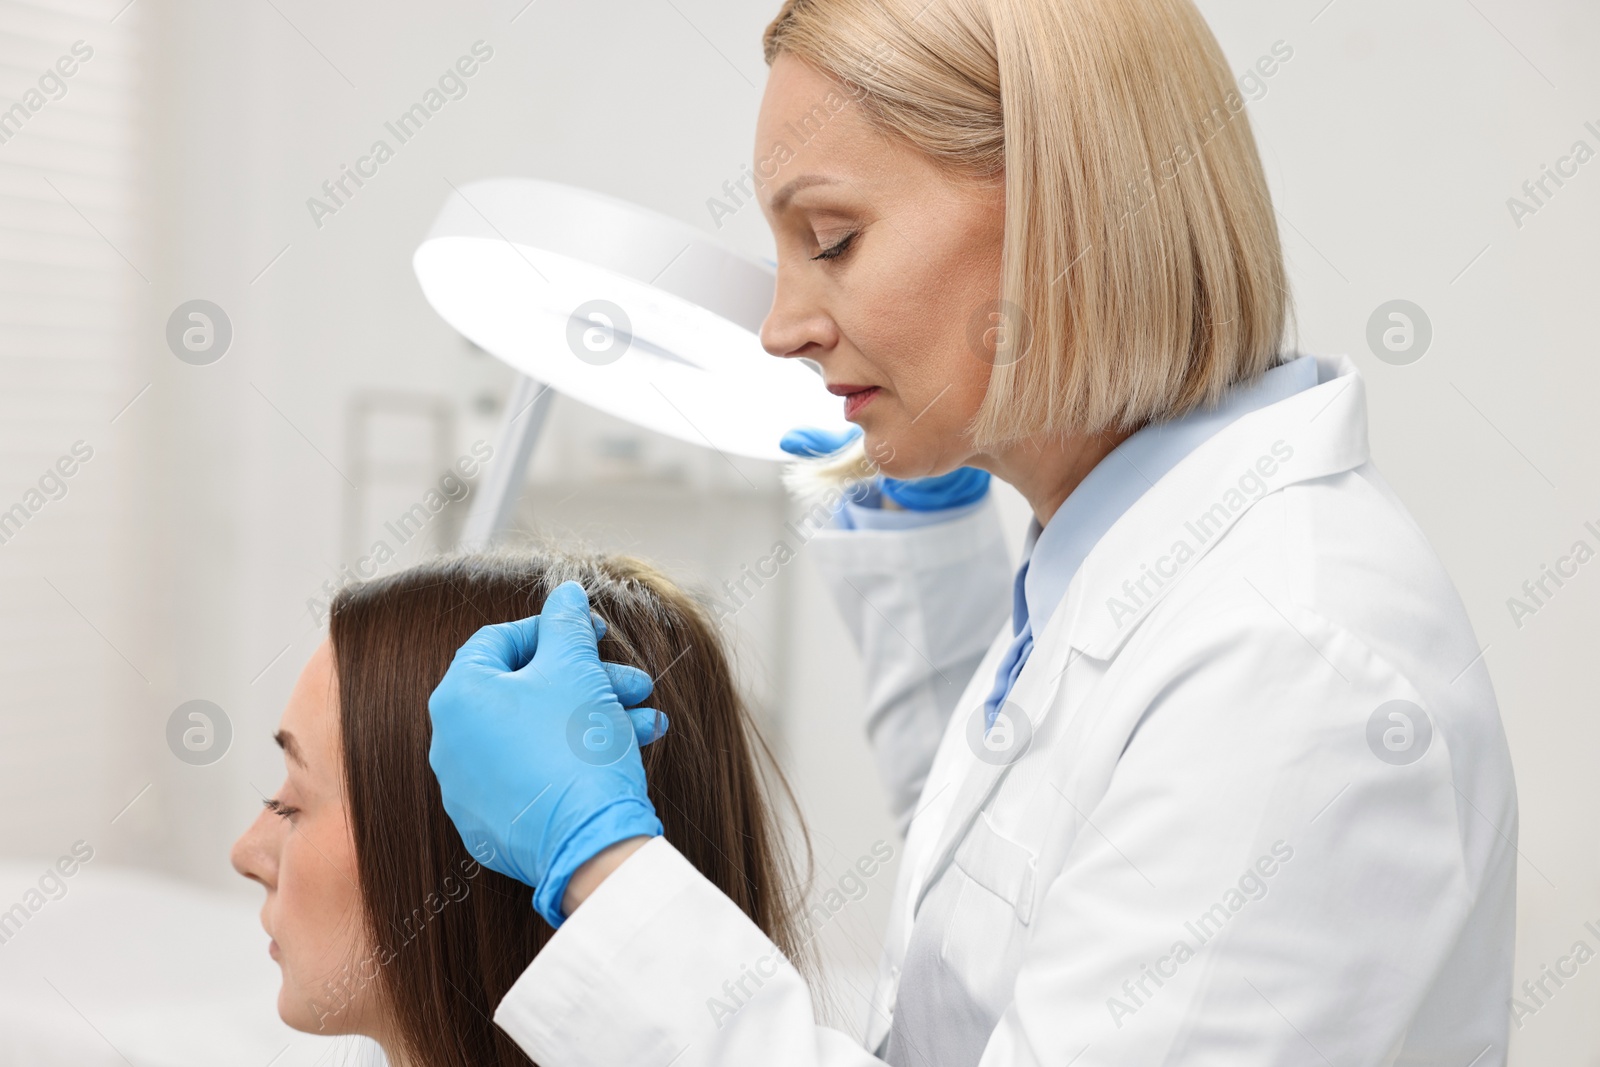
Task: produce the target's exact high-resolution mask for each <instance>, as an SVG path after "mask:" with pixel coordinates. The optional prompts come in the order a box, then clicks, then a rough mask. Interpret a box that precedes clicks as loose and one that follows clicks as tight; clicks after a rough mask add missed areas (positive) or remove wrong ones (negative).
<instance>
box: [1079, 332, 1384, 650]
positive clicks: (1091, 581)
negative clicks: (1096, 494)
mask: <svg viewBox="0 0 1600 1067" xmlns="http://www.w3.org/2000/svg"><path fill="white" fill-rule="evenodd" d="M1367 456H1368V449H1367V404H1366V388H1365V385H1364V383H1363V382H1362V380H1361V375H1360V374H1359V373H1358V372H1357V370H1356V368H1355V364H1353V363H1351V362H1350V359H1349V357H1348V356H1335V357H1331V358H1319V359H1318V361H1317V384H1316V385H1315V386H1313V387H1312V388H1309V389H1305V390H1302V391H1300V392H1297V393H1295V394H1293V395H1291V396H1289V397H1287V398H1286V399H1283V400H1280V401H1278V402H1277V403H1274V404H1270V405H1268V406H1266V407H1263V408H1260V409H1258V410H1256V411H1252V412H1250V413H1249V414H1246V415H1242V416H1240V417H1239V418H1238V419H1236V420H1234V422H1232V423H1231V424H1229V425H1228V426H1226V427H1224V428H1223V429H1221V430H1219V431H1218V432H1217V433H1216V434H1215V435H1214V436H1213V437H1212V438H1211V439H1210V440H1208V441H1207V442H1206V443H1205V444H1203V445H1201V446H1200V447H1199V448H1197V449H1195V451H1193V452H1191V453H1190V454H1189V455H1188V456H1186V457H1185V458H1184V459H1183V460H1181V461H1180V462H1179V463H1178V464H1177V465H1176V466H1175V467H1173V468H1172V470H1171V471H1169V472H1168V473H1167V475H1166V476H1165V477H1163V478H1162V479H1160V480H1159V481H1158V482H1157V483H1156V484H1155V485H1154V486H1153V487H1152V488H1151V489H1150V491H1149V492H1147V493H1145V494H1144V496H1142V497H1140V498H1139V500H1138V501H1136V502H1135V503H1134V505H1133V506H1132V507H1130V508H1129V509H1128V510H1127V511H1126V512H1124V513H1123V515H1122V517H1121V518H1120V519H1118V520H1117V522H1116V523H1115V524H1113V525H1112V527H1111V529H1110V530H1108V531H1107V532H1106V535H1105V536H1104V537H1103V538H1101V539H1100V542H1099V543H1098V544H1097V545H1096V546H1095V548H1094V550H1093V551H1091V552H1090V553H1089V555H1088V557H1087V558H1086V559H1085V560H1084V561H1083V566H1081V567H1080V568H1079V569H1078V573H1077V574H1076V575H1074V576H1073V580H1072V582H1071V584H1070V585H1069V586H1068V588H1067V595H1066V603H1065V604H1064V605H1063V606H1064V609H1065V610H1064V611H1063V612H1062V614H1063V615H1064V616H1066V618H1065V619H1064V620H1063V621H1064V622H1065V633H1066V640H1065V641H1061V642H1058V643H1057V644H1058V645H1059V646H1061V647H1063V648H1064V647H1066V646H1069V645H1070V647H1072V648H1074V649H1076V650H1078V651H1079V652H1081V653H1083V654H1085V655H1088V656H1092V657H1094V658H1096V659H1109V658H1110V657H1112V656H1114V655H1116V653H1117V651H1118V650H1119V649H1120V648H1121V647H1122V645H1123V644H1124V642H1126V641H1127V640H1128V638H1129V636H1131V635H1132V633H1133V631H1134V630H1136V629H1138V626H1139V623H1140V622H1142V621H1143V620H1144V618H1145V617H1146V616H1147V615H1149V613H1150V612H1151V610H1152V609H1153V608H1154V607H1155V606H1156V605H1157V604H1159V603H1160V602H1161V601H1162V600H1163V599H1165V597H1166V595H1167V594H1168V593H1169V592H1170V591H1171V590H1172V588H1173V587H1174V586H1176V585H1177V584H1178V583H1179V582H1180V581H1182V580H1183V578H1184V576H1185V575H1187V574H1188V573H1189V572H1190V571H1191V570H1192V569H1193V567H1194V565H1195V563H1197V562H1198V561H1199V560H1200V559H1201V558H1203V557H1204V556H1205V554H1206V553H1207V552H1209V551H1210V550H1211V547H1212V546H1213V545H1215V544H1216V543H1217V541H1218V540H1219V539H1220V538H1221V537H1222V535H1223V534H1224V533H1226V532H1227V530H1228V529H1230V528H1231V527H1232V526H1233V524H1234V523H1235V522H1237V521H1238V520H1239V519H1240V517H1242V516H1243V515H1244V514H1245V512H1247V511H1249V510H1250V508H1251V507H1252V506H1254V505H1255V503H1256V502H1257V501H1259V500H1261V499H1262V498H1263V497H1265V496H1266V495H1267V494H1269V493H1272V492H1275V491H1276V490H1279V489H1282V488H1284V487H1286V486H1289V485H1293V484H1295V483H1298V482H1305V481H1310V480H1311V479H1313V478H1322V477H1326V476H1328V475H1330V474H1337V473H1340V472H1342V471H1347V470H1351V469H1353V468H1355V467H1359V466H1360V465H1361V464H1363V463H1365V462H1366V461H1367ZM1051 621H1052V622H1055V621H1056V620H1054V619H1053V620H1051Z"/></svg>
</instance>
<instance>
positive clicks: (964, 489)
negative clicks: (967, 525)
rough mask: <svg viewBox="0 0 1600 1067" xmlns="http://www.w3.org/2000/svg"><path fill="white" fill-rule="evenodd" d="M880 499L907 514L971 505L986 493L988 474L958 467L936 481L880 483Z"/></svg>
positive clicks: (887, 480) (886, 481) (913, 480)
mask: <svg viewBox="0 0 1600 1067" xmlns="http://www.w3.org/2000/svg"><path fill="white" fill-rule="evenodd" d="M880 482H881V485H882V489H883V495H884V496H886V497H888V498H889V499H890V500H893V501H894V502H895V503H896V504H899V505H900V506H901V507H903V508H905V509H906V510H907V511H938V510H940V509H941V508H956V507H962V506H963V505H966V504H971V503H973V502H975V501H977V500H979V499H980V498H982V496H983V494H984V493H987V492H988V491H989V472H988V471H981V470H979V469H978V468H976V467H958V468H956V469H955V470H953V471H951V472H950V473H949V474H941V475H940V476H939V477H937V478H912V479H908V480H906V481H901V480H900V479H898V478H883V479H880Z"/></svg>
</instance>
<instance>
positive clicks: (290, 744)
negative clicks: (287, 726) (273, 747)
mask: <svg viewBox="0 0 1600 1067" xmlns="http://www.w3.org/2000/svg"><path fill="white" fill-rule="evenodd" d="M272 739H273V740H274V741H276V742H278V747H279V748H281V749H283V752H284V755H286V756H288V757H289V758H290V759H292V760H294V761H295V762H296V763H298V764H299V765H300V766H301V767H304V766H305V765H306V761H305V760H304V759H303V758H302V757H301V755H300V746H299V745H297V744H295V740H294V734H291V733H289V732H288V731H287V730H279V731H278V732H277V733H275V734H273V735H272Z"/></svg>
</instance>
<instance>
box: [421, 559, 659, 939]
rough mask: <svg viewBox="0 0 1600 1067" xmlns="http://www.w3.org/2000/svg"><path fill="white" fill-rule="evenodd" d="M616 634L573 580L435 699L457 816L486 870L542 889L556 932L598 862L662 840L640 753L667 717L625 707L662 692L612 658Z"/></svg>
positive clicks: (464, 663) (442, 686)
mask: <svg viewBox="0 0 1600 1067" xmlns="http://www.w3.org/2000/svg"><path fill="white" fill-rule="evenodd" d="M603 633H604V623H603V622H601V621H600V620H599V618H598V616H594V615H592V613H591V612H590V611H589V598H588V595H587V594H586V593H585V592H584V590H583V587H582V586H580V585H579V584H578V583H577V582H563V583H561V584H560V585H558V586H557V587H556V588H555V589H553V590H551V591H550V595H549V596H548V597H547V598H546V599H545V603H544V610H543V611H542V612H541V613H540V614H538V615H536V616H534V617H532V618H528V619H522V620H519V621H517V622H508V623H501V624H498V625H495V626H485V627H484V628H483V629H481V630H479V631H478V632H477V633H475V634H473V635H472V637H471V638H470V639H468V641H467V643H466V644H464V645H462V646H461V648H460V649H459V650H458V651H457V652H456V655H455V659H454V660H453V661H452V662H451V664H450V669H449V670H448V671H446V672H445V676H444V679H443V680H442V681H440V683H439V685H438V687H437V688H436V689H434V691H433V695H432V696H431V697H429V699H428V714H429V716H430V717H431V719H432V721H433V740H432V742H431V744H430V746H429V749H428V764H429V766H431V767H432V768H433V773H434V776H435V777H436V778H438V780H439V791H440V794H441V796H442V798H443V801H444V809H445V812H446V813H447V814H449V816H450V820H451V821H452V822H454V823H455V825H456V829H457V831H459V832H460V834H461V839H462V841H463V842H464V843H465V844H466V846H467V850H468V851H469V852H471V853H472V855H473V856H474V857H476V858H477V860H478V862H479V863H482V864H483V865H484V866H485V867H488V868H490V869H491V870H495V871H499V872H500V873H501V874H504V875H507V876H509V877H511V878H515V879H517V880H518V881H520V882H524V883H526V884H527V885H530V886H533V888H534V895H533V906H534V909H535V910H536V911H538V912H539V914H540V915H542V916H543V917H544V919H545V921H546V922H548V923H549V924H550V925H551V926H560V925H561V923H562V922H563V921H564V920H565V918H566V916H565V915H563V914H562V912H561V902H562V899H563V897H564V896H565V894H566V888H567V882H568V881H570V880H571V878H572V875H573V872H575V871H576V870H577V869H578V868H579V867H581V866H582V865H583V864H584V863H585V862H586V861H587V860H589V859H590V858H592V857H593V856H594V855H595V854H597V853H598V852H600V851H601V850H602V849H604V848H606V847H607V846H609V845H613V844H616V843H617V842H619V841H624V840H627V839H628V838H631V837H638V836H641V835H643V836H655V835H658V834H660V833H661V820H660V819H658V818H657V817H656V810H655V806H654V805H653V804H651V802H650V797H649V795H648V793H647V792H646V789H645V776H644V764H643V762H642V761H641V760H640V757H639V748H640V746H641V745H644V744H648V743H649V742H651V741H653V740H655V739H656V738H658V737H660V736H661V735H662V734H664V733H665V732H666V728H667V724H666V717H665V716H664V715H661V714H660V713H658V712H656V711H655V710H654V709H652V708H633V709H631V710H628V709H627V708H626V707H625V705H627V704H637V703H639V702H640V701H643V700H644V699H645V698H646V697H648V696H649V695H650V689H651V686H652V684H653V683H652V682H651V679H650V676H649V675H648V674H646V673H645V672H644V671H641V670H638V669H637V668H634V667H629V666H626V665H623V664H617V663H606V662H602V661H601V659H600V653H599V648H598V640H599V637H600V635H601V634H603Z"/></svg>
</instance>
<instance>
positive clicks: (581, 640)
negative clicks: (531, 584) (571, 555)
mask: <svg viewBox="0 0 1600 1067" xmlns="http://www.w3.org/2000/svg"><path fill="white" fill-rule="evenodd" d="M596 618H597V616H596V615H595V613H594V612H592V611H590V610H589V594H588V592H586V591H585V590H584V588H583V586H581V585H579V584H578V583H577V582H573V581H566V582H562V583H561V584H560V585H558V586H556V587H555V588H554V589H552V590H550V593H549V595H548V596H546V597H545V598H544V608H543V609H542V610H541V611H540V612H539V616H538V619H539V625H538V629H537V642H536V647H534V648H532V649H530V652H531V653H532V656H531V658H530V659H529V660H528V661H527V662H526V663H525V664H519V665H518V666H517V667H516V668H514V669H516V670H530V671H538V672H539V673H541V674H544V675H545V676H547V677H549V676H551V675H552V672H556V673H564V672H570V671H573V670H578V671H580V672H581V671H584V670H585V669H586V668H589V669H594V668H598V667H599V666H600V647H599V643H600V637H599V633H598V632H597V629H598V628H597V627H596V625H595V620H596Z"/></svg>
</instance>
